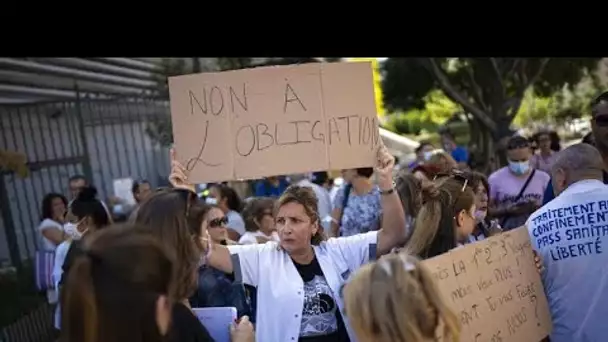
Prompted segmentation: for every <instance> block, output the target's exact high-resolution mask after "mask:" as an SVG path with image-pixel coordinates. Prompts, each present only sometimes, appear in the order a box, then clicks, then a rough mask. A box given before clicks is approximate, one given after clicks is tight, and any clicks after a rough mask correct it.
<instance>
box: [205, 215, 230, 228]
mask: <svg viewBox="0 0 608 342" xmlns="http://www.w3.org/2000/svg"><path fill="white" fill-rule="evenodd" d="M227 224H228V217H226V216H224V217H220V218H215V219H213V220H211V221H209V227H210V228H219V227H222V226H225V225H227Z"/></svg>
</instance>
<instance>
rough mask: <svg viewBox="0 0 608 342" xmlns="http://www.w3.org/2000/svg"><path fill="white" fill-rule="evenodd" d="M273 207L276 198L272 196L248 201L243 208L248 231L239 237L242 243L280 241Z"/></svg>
mask: <svg viewBox="0 0 608 342" xmlns="http://www.w3.org/2000/svg"><path fill="white" fill-rule="evenodd" d="M273 207H274V199H273V198H270V197H255V198H252V199H251V200H250V201H248V202H247V204H246V205H245V208H244V209H243V217H244V219H245V230H246V232H245V234H243V235H242V236H241V238H240V239H239V243H240V244H241V245H248V244H255V243H266V242H268V241H279V234H278V233H277V230H276V229H275V226H274V214H273V212H272V211H273V209H274V208H273Z"/></svg>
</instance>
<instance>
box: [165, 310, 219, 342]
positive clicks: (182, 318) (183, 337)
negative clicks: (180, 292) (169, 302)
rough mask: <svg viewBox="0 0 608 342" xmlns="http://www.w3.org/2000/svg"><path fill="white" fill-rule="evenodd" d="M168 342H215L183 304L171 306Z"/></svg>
mask: <svg viewBox="0 0 608 342" xmlns="http://www.w3.org/2000/svg"><path fill="white" fill-rule="evenodd" d="M171 314H172V316H173V317H172V322H171V328H170V329H169V339H168V341H170V342H215V341H214V340H213V338H211V335H209V332H208V331H207V329H206V328H205V327H204V326H203V325H202V324H201V322H200V321H199V320H198V318H196V316H195V315H194V314H193V313H192V311H190V309H188V308H187V307H186V306H185V305H184V304H181V303H176V304H175V305H173V312H172V313H171Z"/></svg>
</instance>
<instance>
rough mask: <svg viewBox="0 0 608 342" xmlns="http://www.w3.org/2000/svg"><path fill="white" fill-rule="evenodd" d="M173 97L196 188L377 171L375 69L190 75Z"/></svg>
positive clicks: (177, 135) (350, 66)
mask: <svg viewBox="0 0 608 342" xmlns="http://www.w3.org/2000/svg"><path fill="white" fill-rule="evenodd" d="M169 90H170V97H171V117H172V124H173V137H174V141H175V148H176V150H177V154H178V158H180V160H181V162H182V163H183V164H184V166H185V167H186V169H187V170H188V171H189V172H190V175H189V179H190V180H191V181H193V182H201V183H202V182H217V181H226V180H235V179H255V178H261V177H265V176H272V175H281V174H292V173H302V172H311V171H321V170H330V169H346V168H356V167H367V166H372V165H373V164H374V161H375V158H376V150H377V146H378V144H379V139H380V136H379V131H378V120H377V117H376V104H375V99H374V85H373V80H372V68H371V64H370V63H369V62H360V63H313V64H303V65H298V66H279V67H263V68H253V69H244V70H235V71H226V72H220V73H202V74H193V75H184V76H177V77H170V78H169Z"/></svg>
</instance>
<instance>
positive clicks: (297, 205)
mask: <svg viewBox="0 0 608 342" xmlns="http://www.w3.org/2000/svg"><path fill="white" fill-rule="evenodd" d="M393 166H394V158H393V157H392V156H391V155H390V153H388V151H387V149H386V147H384V146H381V147H380V149H379V151H378V161H377V165H376V172H377V173H378V183H379V186H380V190H381V193H382V210H383V212H384V215H383V218H382V228H381V229H380V230H378V231H371V232H368V233H365V234H359V235H354V236H350V237H344V238H331V239H329V240H327V241H324V238H323V234H322V230H321V229H320V221H319V215H318V210H317V199H316V197H315V195H314V192H313V191H312V190H311V189H310V188H307V187H298V186H291V187H289V188H288V189H287V190H286V191H285V193H284V194H283V195H282V196H281V197H280V198H279V199H278V201H277V205H276V207H275V208H276V209H275V225H276V229H277V232H278V233H279V238H280V241H279V242H274V241H271V242H268V243H266V244H256V245H246V246H227V247H226V246H221V245H217V244H213V243H211V242H210V241H209V240H205V241H203V243H204V245H206V246H207V248H206V252H205V256H204V260H205V261H206V262H207V264H208V265H210V266H212V267H215V268H218V269H220V270H223V271H224V272H226V273H234V276H235V278H236V280H237V281H238V280H241V281H243V282H244V283H245V284H248V285H251V286H255V287H256V288H257V298H258V308H257V322H258V323H257V326H256V329H257V331H256V340H257V341H348V340H349V339H350V340H354V339H355V335H354V333H353V332H352V331H351V329H350V327H349V326H348V324H347V322H345V321H344V319H343V317H344V305H343V302H342V299H341V298H340V296H339V295H338V294H339V291H340V288H341V287H342V285H343V284H344V283H345V282H346V280H347V278H348V276H349V274H350V273H351V272H354V271H356V270H357V269H359V268H360V267H361V266H362V265H363V264H365V263H367V262H368V261H369V260H370V259H374V258H376V256H379V255H382V254H385V253H388V252H389V251H390V250H391V249H392V248H393V247H396V246H397V245H398V244H399V243H400V242H402V241H403V240H404V239H405V230H404V229H403V227H404V226H405V215H404V213H403V208H402V206H401V201H400V200H399V197H398V196H397V193H396V192H395V190H394V185H393V180H392V172H393ZM170 181H171V183H172V184H173V185H174V186H175V187H180V188H187V189H192V185H191V184H189V183H187V177H186V174H185V170H184V167H183V165H181V164H180V163H179V162H178V161H177V160H176V159H175V156H174V155H173V161H172V173H171V176H170ZM278 318H280V319H282V321H281V322H280V323H278V321H277V319H278Z"/></svg>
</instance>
